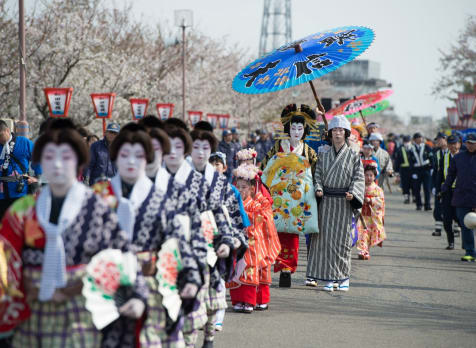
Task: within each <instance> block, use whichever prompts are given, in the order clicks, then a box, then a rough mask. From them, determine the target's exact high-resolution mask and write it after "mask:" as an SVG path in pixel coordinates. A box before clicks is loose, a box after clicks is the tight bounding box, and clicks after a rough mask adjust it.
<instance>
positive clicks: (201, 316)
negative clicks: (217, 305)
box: [158, 126, 209, 347]
mask: <svg viewBox="0 0 476 348" xmlns="http://www.w3.org/2000/svg"><path fill="white" fill-rule="evenodd" d="M165 131H166V133H167V135H168V136H169V139H170V153H169V154H167V155H166V156H164V163H165V169H166V171H165V172H162V173H161V172H160V171H159V173H158V174H160V175H161V178H160V181H161V183H160V185H161V189H162V190H166V192H167V194H166V195H167V196H168V197H171V200H172V201H175V202H176V203H175V204H171V205H167V207H166V209H167V211H168V213H167V215H168V216H169V215H170V214H175V215H177V217H178V218H179V219H180V221H181V223H182V225H183V226H185V229H188V233H186V235H183V236H182V241H183V242H185V243H188V244H189V245H190V247H191V249H192V252H193V256H194V257H195V260H196V262H197V264H198V269H199V271H200V274H201V276H202V279H203V278H204V277H205V274H206V273H207V267H208V266H207V252H208V248H207V242H206V239H205V236H204V234H203V233H202V232H201V230H200V229H201V225H202V222H201V213H202V212H205V211H207V209H208V205H207V202H206V195H207V192H208V190H209V187H208V184H207V182H206V180H205V178H204V177H203V175H202V174H200V173H199V172H198V171H196V170H194V169H193V167H192V165H191V164H190V163H189V162H188V161H186V160H185V157H186V156H187V155H189V154H190V153H191V150H192V139H191V137H190V134H189V133H188V132H187V131H185V130H184V129H182V128H178V127H174V126H167V127H166V128H165ZM207 292H208V286H207V284H206V283H204V284H201V288H200V291H199V292H198V295H197V304H196V306H195V308H194V309H193V310H192V311H191V312H190V313H189V314H188V315H187V316H186V317H185V322H184V327H183V335H184V339H185V344H186V346H187V347H194V346H195V343H196V341H197V339H198V330H199V329H200V328H202V327H203V326H204V325H205V324H206V322H207V320H208V317H207V310H206V303H205V295H206V293H207Z"/></svg>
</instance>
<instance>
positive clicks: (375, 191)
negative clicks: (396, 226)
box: [357, 182, 387, 256]
mask: <svg viewBox="0 0 476 348" xmlns="http://www.w3.org/2000/svg"><path fill="white" fill-rule="evenodd" d="M365 198H369V199H370V202H368V203H367V202H365V203H364V206H363V207H362V218H363V219H364V222H365V225H366V226H367V228H364V227H363V225H362V222H361V221H360V219H359V220H358V222H357V228H358V230H359V240H358V241H357V249H359V250H360V252H359V254H360V255H363V256H369V255H370V254H369V248H370V247H371V246H372V247H373V246H376V245H379V244H380V243H382V242H383V241H384V240H385V239H386V238H387V236H386V234H385V228H384V227H383V222H384V216H385V198H384V193H383V189H382V188H381V187H379V186H378V185H377V184H376V183H374V182H373V183H372V184H371V185H369V186H366V187H365Z"/></svg>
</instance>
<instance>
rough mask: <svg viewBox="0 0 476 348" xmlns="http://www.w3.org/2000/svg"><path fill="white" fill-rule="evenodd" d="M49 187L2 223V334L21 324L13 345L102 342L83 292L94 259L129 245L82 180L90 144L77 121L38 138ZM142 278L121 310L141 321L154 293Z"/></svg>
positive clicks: (19, 204)
mask: <svg viewBox="0 0 476 348" xmlns="http://www.w3.org/2000/svg"><path fill="white" fill-rule="evenodd" d="M33 161H34V162H35V163H41V167H42V169H43V174H44V177H45V178H46V180H47V182H48V185H46V186H44V187H43V188H42V190H41V191H40V192H39V193H37V194H35V195H34V196H32V195H29V196H25V197H23V198H21V199H19V200H17V201H16V202H15V203H14V204H13V205H12V206H11V207H10V209H9V210H8V211H7V213H6V215H5V216H4V218H3V220H2V224H1V228H0V249H1V251H2V252H0V264H1V265H3V266H6V267H7V269H6V270H5V269H4V270H2V272H3V271H5V272H6V275H7V276H6V279H5V278H3V277H2V278H1V280H0V302H1V303H0V304H1V305H0V327H1V328H0V331H7V330H11V329H12V328H16V330H15V334H14V337H13V344H12V345H13V347H72V346H75V347H83V348H86V347H99V346H100V344H101V332H100V331H99V330H98V329H96V327H95V326H94V325H93V321H92V316H91V313H90V312H89V311H88V310H87V309H86V302H85V298H84V297H83V295H82V286H83V282H82V280H81V279H82V276H83V275H84V274H85V271H86V265H87V264H88V263H89V261H90V260H91V259H92V257H93V256H94V255H95V254H97V253H98V252H100V251H101V250H104V249H107V248H114V249H121V250H123V251H128V250H130V244H129V242H128V239H127V236H126V234H125V233H124V232H123V231H122V230H121V229H120V226H119V224H118V220H117V216H116V215H115V214H114V213H113V212H112V211H111V209H110V208H109V207H108V206H107V205H106V204H105V203H104V202H103V201H102V200H101V199H100V198H99V197H98V196H96V195H94V193H93V191H92V190H91V189H89V188H88V187H86V186H85V185H83V184H82V183H79V182H78V181H77V175H78V172H79V171H80V170H81V168H83V167H84V165H86V164H87V163H88V149H87V146H86V144H85V142H84V141H83V139H82V137H81V136H80V135H79V133H78V132H77V131H76V130H75V129H74V126H73V125H71V126H68V127H65V128H64V129H53V130H48V131H46V132H45V133H43V135H41V136H40V137H39V138H38V140H37V141H36V143H35V148H34V151H33ZM143 281H144V279H143V277H141V276H140V274H139V275H138V277H137V279H136V284H135V286H134V288H133V295H132V297H131V298H130V299H129V300H128V301H126V303H125V304H124V305H123V306H121V307H120V308H119V312H120V313H121V314H122V315H124V316H127V317H130V318H139V317H140V316H141V315H142V313H143V311H144V308H145V305H144V303H145V299H146V298H147V296H148V290H147V288H145V287H143Z"/></svg>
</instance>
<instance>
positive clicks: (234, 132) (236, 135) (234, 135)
mask: <svg viewBox="0 0 476 348" xmlns="http://www.w3.org/2000/svg"><path fill="white" fill-rule="evenodd" d="M231 135H232V139H231V142H232V143H233V145H234V146H235V153H238V151H240V150H241V144H240V133H238V131H237V130H236V128H235V127H233V128H232V129H231Z"/></svg>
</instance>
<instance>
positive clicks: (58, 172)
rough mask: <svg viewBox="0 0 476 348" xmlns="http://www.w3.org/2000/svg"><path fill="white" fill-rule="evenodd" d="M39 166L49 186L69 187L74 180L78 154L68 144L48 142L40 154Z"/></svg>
mask: <svg viewBox="0 0 476 348" xmlns="http://www.w3.org/2000/svg"><path fill="white" fill-rule="evenodd" d="M41 168H42V170H43V175H44V176H45V179H46V180H47V181H48V183H49V184H50V186H60V187H63V188H64V189H69V188H70V187H71V186H72V185H73V183H74V182H75V180H76V176H77V171H78V156H76V152H74V150H73V149H72V148H71V146H70V145H69V144H60V145H57V144H53V143H49V144H46V146H45V147H44V149H43V152H42V154H41Z"/></svg>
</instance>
